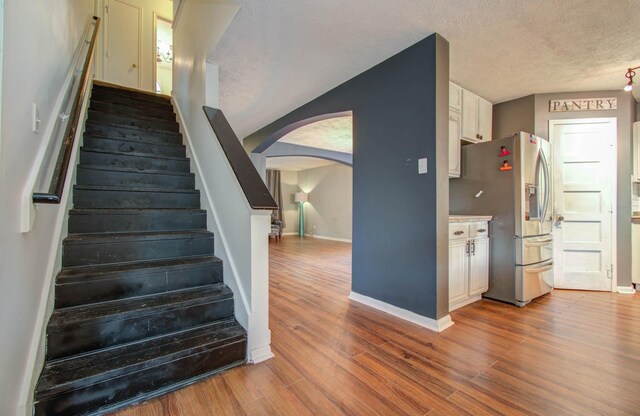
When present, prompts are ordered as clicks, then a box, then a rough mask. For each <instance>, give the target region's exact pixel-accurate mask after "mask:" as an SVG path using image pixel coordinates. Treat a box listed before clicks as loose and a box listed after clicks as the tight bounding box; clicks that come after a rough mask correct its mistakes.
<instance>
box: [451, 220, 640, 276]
mask: <svg viewBox="0 0 640 416" xmlns="http://www.w3.org/2000/svg"><path fill="white" fill-rule="evenodd" d="M639 251H640V223H638V224H636V223H633V224H631V252H632V253H636V255H632V256H631V281H632V282H633V283H636V284H640V256H638V255H637V253H638V252H639ZM449 262H451V260H449Z"/></svg>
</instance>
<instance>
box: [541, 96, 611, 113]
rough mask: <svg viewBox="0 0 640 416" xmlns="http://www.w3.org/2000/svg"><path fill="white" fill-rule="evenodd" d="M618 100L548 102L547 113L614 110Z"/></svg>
mask: <svg viewBox="0 0 640 416" xmlns="http://www.w3.org/2000/svg"><path fill="white" fill-rule="evenodd" d="M617 108H618V99H617V98H615V97H611V98H575V99H568V100H549V112H550V113H558V112H565V111H601V110H616V109H617Z"/></svg>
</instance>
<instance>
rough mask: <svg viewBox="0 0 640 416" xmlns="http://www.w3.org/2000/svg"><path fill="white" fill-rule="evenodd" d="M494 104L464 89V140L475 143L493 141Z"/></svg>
mask: <svg viewBox="0 0 640 416" xmlns="http://www.w3.org/2000/svg"><path fill="white" fill-rule="evenodd" d="M492 116H493V106H492V104H491V103H490V102H489V101H487V100H485V99H484V98H482V97H479V96H477V95H475V94H474V93H472V92H471V91H467V90H465V89H462V139H463V140H467V141H470V142H473V143H479V142H487V141H489V140H491V123H492Z"/></svg>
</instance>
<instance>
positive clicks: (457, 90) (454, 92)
mask: <svg viewBox="0 0 640 416" xmlns="http://www.w3.org/2000/svg"><path fill="white" fill-rule="evenodd" d="M449 108H452V109H454V110H458V111H462V88H461V87H460V86H459V85H456V84H454V83H453V82H449Z"/></svg>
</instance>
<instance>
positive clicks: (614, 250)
mask: <svg viewBox="0 0 640 416" xmlns="http://www.w3.org/2000/svg"><path fill="white" fill-rule="evenodd" d="M569 123H572V124H592V123H607V124H609V125H610V128H611V129H612V134H613V137H612V147H613V149H612V152H613V155H612V157H611V164H612V168H613V169H612V171H613V174H612V175H611V184H610V186H611V201H610V202H611V210H610V214H611V264H612V265H613V266H614V267H613V270H612V271H611V292H617V290H618V270H617V266H618V188H617V186H618V157H617V155H618V118H617V117H597V118H567V119H553V120H549V125H548V132H549V142H550V143H551V146H552V148H551V157H552V160H553V157H555V151H554V150H553V146H555V145H554V140H553V137H552V135H553V128H554V127H555V126H558V125H562V124H569ZM553 165H554V166H555V163H554V164H553ZM554 171H555V167H554ZM554 176H555V173H554ZM552 186H553V185H552ZM553 192H554V191H553V190H552V194H553ZM554 205H555V204H554ZM555 216H556V213H555V206H554V213H553V217H554V218H555Z"/></svg>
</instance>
